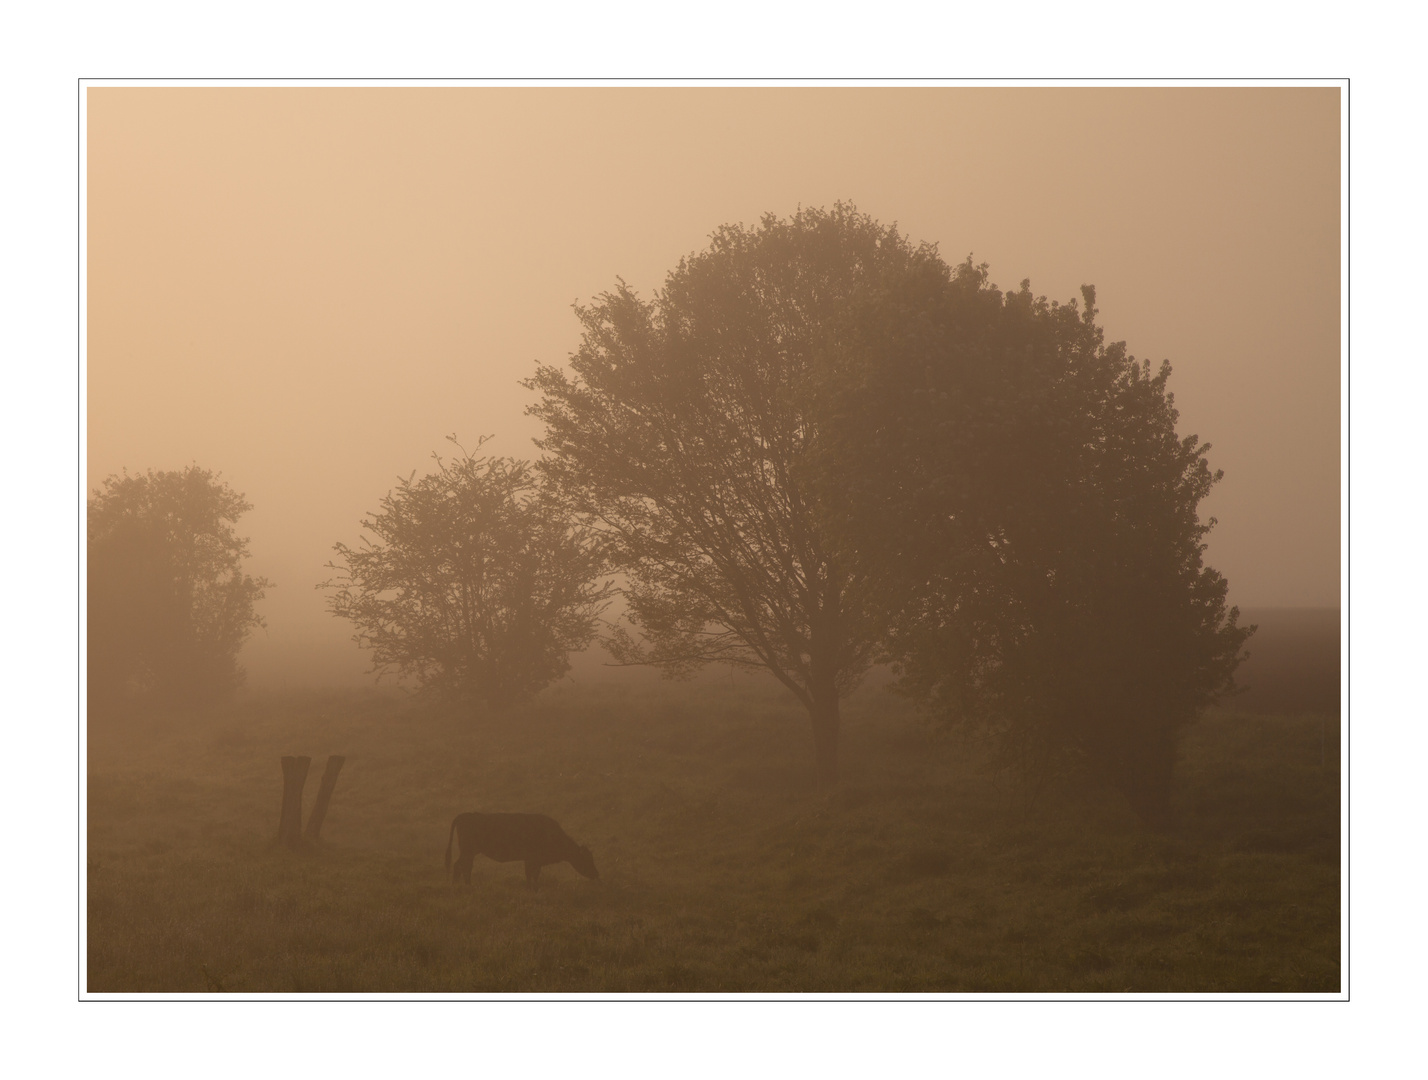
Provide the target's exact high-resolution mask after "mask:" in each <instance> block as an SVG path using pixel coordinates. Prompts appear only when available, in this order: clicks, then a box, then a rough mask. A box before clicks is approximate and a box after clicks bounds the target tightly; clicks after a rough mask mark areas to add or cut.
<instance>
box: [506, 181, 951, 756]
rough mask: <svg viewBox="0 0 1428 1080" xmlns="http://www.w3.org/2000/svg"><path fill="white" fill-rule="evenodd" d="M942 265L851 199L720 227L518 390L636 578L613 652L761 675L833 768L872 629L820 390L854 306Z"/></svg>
mask: <svg viewBox="0 0 1428 1080" xmlns="http://www.w3.org/2000/svg"><path fill="white" fill-rule="evenodd" d="M935 258H936V257H935V253H934V252H932V251H931V250H930V249H914V248H912V247H911V246H909V244H908V243H907V241H906V240H905V239H904V238H902V237H901V236H899V235H898V233H897V232H896V230H894V229H887V228H884V227H882V226H881V225H879V224H878V223H876V222H875V221H873V220H872V219H871V218H869V217H867V216H866V215H863V214H859V213H858V212H857V211H856V210H855V209H854V208H853V207H851V206H847V205H838V206H836V207H835V208H834V209H833V210H832V211H831V212H825V211H821V210H802V211H800V212H799V213H798V214H796V215H795V216H794V217H793V218H792V219H790V220H786V221H785V220H780V219H778V218H776V217H774V216H772V215H769V216H766V217H764V218H763V219H762V221H761V223H760V225H759V226H758V227H757V228H746V227H742V226H735V225H726V226H723V227H722V228H720V229H719V230H718V231H716V232H715V233H714V235H713V238H712V242H711V244H710V246H709V248H708V250H707V251H704V252H702V253H698V254H695V255H692V256H690V257H688V258H686V259H684V260H682V261H681V262H680V263H679V265H678V266H677V267H676V268H675V269H674V270H673V271H672V272H671V273H670V274H669V276H668V277H667V279H666V281H665V286H664V289H663V290H662V291H661V292H658V293H656V294H655V296H654V298H653V299H652V300H650V301H644V300H641V299H640V298H639V297H637V296H636V295H635V293H634V292H633V291H632V290H631V289H629V288H628V287H627V286H626V285H625V283H624V282H623V281H621V282H619V284H618V286H617V287H616V289H615V290H614V291H613V292H608V293H604V294H601V295H600V296H599V297H597V298H596V300H595V301H594V303H592V304H591V305H590V306H588V307H577V308H576V313H577V316H578V317H579V319H580V322H581V325H582V326H583V328H584V334H583V339H582V342H581V345H580V348H579V350H578V351H577V352H576V353H575V354H574V355H573V356H572V357H571V361H570V367H571V368H572V369H573V375H571V374H567V373H566V372H564V371H562V370H560V369H558V368H555V367H550V366H541V367H539V368H538V370H537V373H536V375H535V376H534V377H533V378H532V379H530V380H528V381H527V382H526V384H525V385H526V386H527V387H529V388H531V389H534V390H536V391H538V392H539V393H540V394H541V395H542V400H541V401H540V402H539V403H538V404H536V405H534V406H532V407H531V409H530V410H529V411H530V412H531V414H533V415H535V416H537V417H539V418H540V419H542V420H543V421H545V424H546V435H545V438H544V440H542V441H539V442H538V445H539V446H540V447H541V448H542V449H543V450H545V451H546V452H547V455H548V456H547V458H546V459H544V460H543V461H542V463H541V468H542V469H543V470H544V471H545V473H546V475H547V476H549V477H550V478H551V479H552V480H553V481H554V482H555V484H556V485H557V487H558V489H559V490H560V491H561V493H562V496H563V498H565V499H566V500H567V501H568V504H569V506H570V507H571V509H572V510H573V511H574V512H575V513H576V514H577V515H579V517H580V519H581V520H583V521H585V522H586V523H588V524H590V525H591V526H592V527H594V528H597V529H598V530H600V532H601V533H602V534H603V535H604V536H605V537H606V538H607V539H608V540H609V541H610V544H611V552H612V556H613V558H614V559H615V562H616V564H617V565H618V566H619V567H620V569H622V570H623V571H624V573H625V574H626V575H627V579H628V586H627V587H626V588H625V590H624V595H625V597H626V599H627V601H628V612H627V619H628V622H629V623H630V624H631V625H632V626H633V627H634V628H635V630H636V631H638V634H639V636H640V637H641V638H642V639H643V640H639V639H638V638H637V637H636V635H634V634H631V633H630V632H629V630H627V629H626V628H625V627H624V626H620V627H619V628H618V631H617V632H616V633H615V635H614V636H613V638H612V639H611V640H610V641H609V642H608V643H607V647H608V648H609V649H610V651H611V652H612V653H613V655H614V656H615V657H616V659H617V660H619V661H620V662H622V663H649V664H655V665H658V666H660V667H662V668H663V669H664V670H665V672H666V674H671V675H685V674H688V673H690V672H692V671H693V670H694V669H695V668H697V667H698V666H700V665H702V664H706V663H709V662H718V663H726V664H734V665H746V666H751V667H763V668H767V669H768V670H769V671H770V672H772V673H773V675H774V676H775V677H776V678H777V679H778V680H779V681H780V682H781V683H782V684H783V685H784V686H786V687H787V688H788V689H789V690H790V691H791V692H792V693H793V694H794V696H795V697H797V698H798V700H799V701H800V702H802V703H803V705H804V706H805V707H806V708H807V710H808V712H809V716H810V719H811V721H812V728H813V739H814V750H815V755H816V760H817V764H818V768H819V771H820V774H821V775H822V776H823V777H825V778H831V777H832V776H834V774H835V772H836V767H837V752H838V733H839V699H840V696H842V695H844V694H846V693H847V692H848V691H849V690H850V689H851V688H852V687H853V686H855V685H856V683H857V681H858V680H859V679H860V678H861V676H862V674H863V673H864V671H865V670H866V668H867V666H868V663H869V657H870V654H871V651H872V648H873V643H874V642H873V637H872V625H871V623H870V622H869V619H868V615H867V597H866V595H865V590H864V582H863V580H862V578H861V577H859V576H858V575H856V574H854V573H852V572H851V571H850V569H849V567H848V566H846V565H845V564H844V562H843V561H841V560H840V559H839V557H838V555H837V553H836V551H835V550H834V548H833V546H832V544H831V543H830V540H829V538H828V536H827V535H826V532H825V528H824V525H823V520H822V513H821V510H820V507H819V505H818V494H817V492H816V490H815V488H814V487H813V485H812V483H811V477H810V476H808V475H807V465H808V462H809V460H810V455H811V454H812V452H813V447H814V445H815V443H816V441H817V396H818V385H819V383H820V380H821V378H822V377H823V374H822V373H823V372H824V370H825V369H826V368H828V366H829V365H830V364H831V362H832V357H833V354H834V352H835V350H836V349H837V348H838V344H839V337H840V334H841V333H843V332H844V329H845V323H846V318H847V314H848V312H849V311H850V310H852V309H853V308H854V307H856V306H857V305H858V304H859V303H861V302H863V301H864V300H865V299H867V300H871V298H872V297H875V296H876V295H878V293H879V292H880V290H881V287H882V282H883V279H884V278H886V277H888V276H889V275H890V274H892V273H893V272H894V271H901V270H903V269H905V268H907V267H908V266H910V265H912V264H915V263H918V262H919V261H923V262H925V261H928V260H934V261H935Z"/></svg>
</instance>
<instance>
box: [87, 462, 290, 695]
mask: <svg viewBox="0 0 1428 1080" xmlns="http://www.w3.org/2000/svg"><path fill="white" fill-rule="evenodd" d="M251 509H252V506H251V505H250V504H249V503H248V502H247V501H245V500H244V498H243V496H242V495H241V494H239V493H237V492H235V491H234V490H233V489H232V488H230V487H229V486H228V485H227V484H226V483H224V482H223V481H221V480H220V479H219V478H218V476H217V475H216V474H214V473H212V472H210V471H209V470H207V469H200V468H199V467H198V466H196V465H191V466H189V467H188V468H187V469H183V470H181V471H178V472H153V471H152V470H151V471H149V472H147V473H144V474H143V475H136V476H130V475H129V474H128V473H125V474H124V475H122V476H110V477H109V478H108V479H106V480H105V481H104V485H103V487H102V489H96V490H95V491H94V493H93V495H92V496H91V498H90V499H89V508H88V518H89V523H88V590H87V597H86V598H87V611H88V645H89V648H88V672H89V696H90V701H91V703H92V704H95V705H112V704H115V703H117V702H120V701H124V700H126V699H127V700H143V701H151V702H161V703H164V704H170V705H189V704H195V703H200V702H204V701H208V700H212V699H214V698H218V697H221V696H223V695H225V694H227V693H229V692H230V691H232V690H233V689H234V688H235V687H237V686H238V685H240V684H241V683H242V681H243V670H242V668H240V667H239V666H238V651H239V649H240V648H241V647H242V645H243V642H244V640H245V639H246V638H247V636H248V634H249V633H250V632H251V631H252V629H253V628H254V627H258V626H262V625H263V620H262V618H260V617H259V616H258V615H257V614H255V612H254V610H253V607H254V604H255V603H256V602H257V601H259V600H261V599H262V598H263V590H264V589H266V588H268V587H270V585H271V583H270V582H268V581H267V580H266V579H264V578H254V577H250V576H249V575H247V574H245V573H243V569H242V564H243V560H244V558H246V557H247V555H248V541H247V539H245V538H240V537H238V536H237V535H236V534H235V533H234V531H233V526H234V524H235V523H236V522H237V520H238V519H239V518H240V517H241V516H242V515H243V514H244V513H246V512H247V511H248V510H251Z"/></svg>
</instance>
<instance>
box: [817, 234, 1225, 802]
mask: <svg viewBox="0 0 1428 1080" xmlns="http://www.w3.org/2000/svg"><path fill="white" fill-rule="evenodd" d="M1082 291H1083V299H1084V308H1079V309H1078V305H1077V304H1076V303H1075V302H1074V301H1073V302H1071V303H1070V304H1056V303H1048V302H1047V301H1046V299H1045V298H1044V297H1043V298H1035V297H1033V295H1032V293H1031V291H1030V285H1029V283H1028V282H1023V283H1022V286H1021V288H1020V290H1018V291H1016V292H1010V293H1003V292H1001V291H1000V290H998V289H997V288H996V287H995V286H992V285H990V284H989V283H988V280H987V272H986V268H985V267H976V266H973V265H972V264H971V261H970V260H968V262H966V263H965V264H963V265H961V266H959V267H958V268H957V269H956V270H955V271H954V272H951V273H949V274H948V275H947V276H946V278H945V280H944V281H943V282H941V283H939V282H937V281H936V280H935V279H933V278H930V277H927V276H924V277H923V278H921V279H920V280H917V281H911V280H910V281H908V282H906V283H904V285H903V286H901V287H900V289H899V295H900V296H901V301H900V303H899V304H898V305H884V306H883V307H882V308H880V309H878V310H876V311H874V310H871V309H869V310H868V311H867V312H865V313H864V316H863V317H862V318H861V319H860V321H859V322H858V327H859V337H858V339H857V341H856V343H855V345H854V346H853V347H851V348H850V349H849V350H848V351H847V352H845V354H844V364H843V367H842V368H841V369H840V372H839V375H838V378H837V380H835V381H834V383H833V384H831V385H832V390H831V391H830V395H829V400H830V402H831V404H830V409H831V410H832V413H833V419H832V420H830V422H829V424H827V425H826V428H827V430H828V431H829V438H828V439H827V440H826V443H825V457H824V479H825V484H826V485H827V488H828V490H829V491H830V492H832V493H834V495H835V501H836V502H837V504H838V509H837V512H836V514H835V520H836V523H837V530H838V531H839V533H840V535H841V536H842V537H843V539H844V541H845V543H846V544H847V546H848V548H849V550H853V551H856V552H858V559H857V562H858V565H859V567H860V569H861V571H862V572H864V573H867V574H868V575H869V576H870V578H872V579H873V580H874V581H875V582H876V585H877V588H876V590H875V593H876V595H877V596H879V597H880V599H881V600H882V601H883V617H884V640H885V655H886V657H888V658H889V659H892V660H893V661H894V662H895V663H896V666H897V668H898V670H899V671H900V674H901V686H902V688H903V689H904V690H905V691H906V692H908V693H910V694H911V695H912V696H914V697H915V698H917V699H919V700H921V701H922V702H924V703H925V704H926V705H928V706H929V707H930V708H931V709H932V710H933V711H934V712H936V713H938V714H940V715H942V716H944V717H946V718H949V719H955V720H960V721H967V722H971V723H975V724H978V725H980V726H982V727H983V728H984V729H985V730H988V731H990V732H991V733H993V734H994V735H995V736H996V738H997V744H998V746H999V747H1000V749H1001V751H1002V753H1003V754H1004V755H1005V757H1006V759H1007V760H1008V761H1010V762H1012V763H1014V764H1016V765H1018V766H1019V767H1021V768H1022V769H1023V770H1024V771H1025V772H1026V773H1027V774H1028V775H1030V776H1031V777H1033V778H1035V779H1037V780H1041V779H1044V778H1047V777H1049V776H1051V775H1055V774H1065V773H1066V772H1067V771H1068V770H1081V771H1083V772H1084V773H1086V774H1089V775H1091V776H1092V777H1094V778H1096V779H1098V780H1100V781H1102V782H1105V783H1108V784H1110V785H1112V786H1114V787H1116V788H1118V789H1119V790H1121V791H1122V792H1124V794H1125V795H1126V796H1127V797H1128V798H1129V799H1130V801H1131V803H1132V804H1133V805H1134V806H1135V807H1136V809H1137V810H1138V811H1140V812H1141V813H1142V814H1143V815H1145V816H1146V817H1147V818H1162V817H1163V816H1164V814H1165V812H1166V808H1167V799H1168V793H1169V785H1170V774H1171V768H1172V766H1173V763H1174V755H1175V747H1176V742H1177V739H1178V735H1179V733H1180V732H1181V730H1182V729H1183V727H1184V726H1185V724H1187V723H1188V722H1189V721H1190V720H1191V719H1192V718H1193V717H1194V716H1195V714H1196V713H1197V712H1198V711H1199V710H1200V709H1202V708H1203V707H1204V706H1205V705H1207V704H1209V703H1210V702H1212V701H1213V700H1215V699H1216V698H1217V697H1218V696H1219V695H1221V694H1224V693H1226V692H1227V691H1229V690H1230V689H1232V687H1233V672H1234V669H1235V667H1236V665H1237V663H1238V662H1239V660H1240V658H1241V649H1242V646H1243V645H1244V642H1245V640H1246V639H1247V637H1248V636H1249V634H1250V633H1251V632H1252V629H1253V628H1244V627H1240V626H1239V625H1238V610H1237V609H1234V608H1228V609H1227V606H1226V592H1227V588H1228V586H1227V583H1226V581H1225V579H1224V578H1223V577H1222V576H1221V575H1220V574H1219V573H1218V572H1216V571H1215V570H1214V569H1212V568H1210V567H1209V566H1206V565H1205V563H1204V559H1203V554H1204V551H1205V543H1204V538H1205V536H1206V534H1207V533H1208V532H1209V530H1210V529H1211V528H1212V527H1213V525H1214V524H1215V522H1214V519H1213V518H1212V519H1210V520H1209V521H1207V522H1201V521H1200V519H1199V516H1198V513H1197V507H1198V505H1199V503H1200V501H1201V500H1202V499H1203V498H1204V497H1205V496H1206V495H1207V494H1208V493H1209V491H1210V489H1211V487H1212V486H1213V485H1214V484H1215V483H1216V482H1217V481H1218V480H1219V479H1220V476H1221V474H1220V473H1218V472H1211V470H1210V467H1209V464H1208V462H1207V459H1206V457H1205V454H1206V451H1208V450H1209V446H1208V444H1204V443H1201V442H1200V441H1199V439H1198V438H1197V437H1196V436H1194V435H1190V436H1185V437H1180V436H1179V435H1177V433H1176V429H1175V426H1176V422H1177V419H1178V414H1177V412H1176V410H1175V408H1174V397H1173V395H1172V394H1170V393H1169V391H1168V380H1169V376H1170V367H1169V365H1168V364H1162V365H1161V367H1160V368H1159V370H1158V371H1155V372H1152V371H1151V368H1150V365H1149V363H1148V362H1146V363H1140V362H1138V361H1137V360H1136V359H1135V357H1133V356H1131V355H1129V354H1128V353H1127V351H1126V348H1125V344H1124V343H1123V342H1118V343H1115V344H1111V345H1107V344H1105V342H1104V340H1103V333H1102V330H1101V328H1100V327H1098V326H1097V325H1096V323H1095V314H1096V313H1095V308H1094V304H1095V292H1094V290H1093V289H1091V288H1089V287H1086V288H1084V289H1083V290H1082Z"/></svg>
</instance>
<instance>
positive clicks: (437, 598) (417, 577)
mask: <svg viewBox="0 0 1428 1080" xmlns="http://www.w3.org/2000/svg"><path fill="white" fill-rule="evenodd" d="M449 441H451V442H452V443H453V444H455V445H456V446H457V448H458V449H461V447H460V444H459V443H457V442H456V438H455V436H450V437H449ZM482 442H483V443H484V442H485V439H483V440H482ZM478 448H479V444H478ZM432 457H433V458H434V459H435V460H436V463H437V469H436V471H435V472H433V473H430V474H428V475H426V476H423V477H422V478H421V479H420V480H417V479H415V477H416V473H415V471H413V473H412V475H411V476H409V477H407V478H406V479H404V480H401V481H400V482H399V483H398V486H397V488H396V489H395V490H394V491H392V492H389V493H388V494H387V495H386V496H385V497H384V498H383V499H382V503H381V506H382V511H381V513H379V514H375V515H372V516H371V517H369V518H367V519H364V520H363V521H362V523H361V527H362V529H364V530H365V531H366V532H367V533H369V534H370V536H371V537H373V538H375V539H368V538H367V537H365V536H364V537H363V539H362V542H361V544H360V545H359V546H358V547H355V548H353V547H348V546H347V545H346V544H342V543H339V544H335V545H334V547H333V550H334V551H336V552H337V554H338V557H339V558H338V561H336V562H330V563H328V564H327V565H328V568H329V569H331V570H336V571H340V572H341V576H339V577H337V578H335V579H333V580H330V581H326V582H323V583H322V584H321V585H319V586H318V588H320V589H327V590H330V591H331V596H330V597H329V598H328V610H329V611H331V612H332V614H334V615H336V616H338V617H339V618H343V619H350V620H351V621H352V622H353V623H354V624H355V625H356V627H357V633H356V634H355V635H354V636H353V640H354V641H356V642H357V644H358V645H359V646H360V647H362V648H365V649H371V650H372V659H373V670H374V671H376V672H377V673H378V674H379V675H381V674H383V673H395V674H396V675H397V676H398V677H399V678H403V677H412V678H413V679H415V681H416V682H417V684H418V685H419V687H420V688H421V689H422V690H423V691H426V692H432V693H435V694H438V695H440V696H442V697H445V698H447V699H449V700H455V701H460V702H463V703H465V704H466V705H468V706H471V707H477V706H479V705H481V704H483V703H484V704H486V705H489V706H491V707H494V708H502V707H505V706H507V705H509V704H511V703H512V702H514V701H516V700H518V699H520V698H522V697H524V696H526V695H529V694H532V693H535V692H536V691H538V690H540V689H542V688H543V687H545V686H547V685H549V684H550V683H551V682H553V681H554V680H556V679H558V678H559V677H560V676H561V675H563V674H565V672H566V671H567V670H569V668H570V661H569V653H570V652H571V651H572V650H578V649H583V648H584V647H585V646H587V645H588V644H589V643H590V640H591V638H593V637H594V634H595V626H596V622H597V620H598V617H599V613H600V611H601V610H602V609H603V607H604V606H605V603H606V600H607V597H608V596H609V593H610V591H611V588H612V585H611V584H609V583H607V584H604V585H597V584H595V583H594V579H595V578H596V577H597V576H598V575H599V574H600V573H601V572H602V570H603V568H604V557H603V555H602V554H601V551H600V549H599V546H598V545H597V544H596V543H595V540H594V538H593V537H592V536H591V535H590V533H589V531H588V530H585V529H582V528H578V527H573V526H572V525H571V523H570V520H569V518H568V517H567V516H566V514H565V513H564V511H563V510H562V509H561V508H560V507H559V506H558V505H557V504H556V503H554V502H553V501H552V500H550V499H549V498H546V497H545V496H544V495H543V494H542V493H541V492H540V490H539V486H538V484H537V479H536V477H535V475H534V474H533V472H532V471H531V467H530V464H529V463H528V462H525V461H513V460H509V459H506V458H486V457H473V456H471V455H470V454H469V453H467V452H466V451H465V450H464V449H461V455H460V456H459V457H456V458H454V459H452V460H450V461H443V460H442V459H441V457H440V456H438V455H436V454H433V455H432Z"/></svg>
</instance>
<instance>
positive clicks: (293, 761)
mask: <svg viewBox="0 0 1428 1080" xmlns="http://www.w3.org/2000/svg"><path fill="white" fill-rule="evenodd" d="M311 764H312V758H310V757H285V758H283V816H282V818H281V819H280V820H279V822H278V843H280V844H286V845H287V846H288V847H290V848H298V847H301V846H302V835H301V833H302V789H303V785H304V784H306V783H307V770H308V766H310V765H311Z"/></svg>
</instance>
